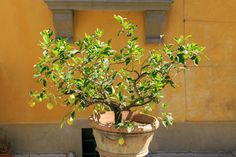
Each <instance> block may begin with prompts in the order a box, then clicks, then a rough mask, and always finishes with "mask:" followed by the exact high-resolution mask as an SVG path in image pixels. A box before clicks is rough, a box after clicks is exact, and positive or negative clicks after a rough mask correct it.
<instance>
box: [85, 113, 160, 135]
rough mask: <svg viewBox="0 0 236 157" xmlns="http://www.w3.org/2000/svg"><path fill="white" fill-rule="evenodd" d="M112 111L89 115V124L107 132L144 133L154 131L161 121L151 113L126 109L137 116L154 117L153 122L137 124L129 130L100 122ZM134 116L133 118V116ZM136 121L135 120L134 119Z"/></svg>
mask: <svg viewBox="0 0 236 157" xmlns="http://www.w3.org/2000/svg"><path fill="white" fill-rule="evenodd" d="M112 113H113V112H112V111H107V112H103V113H98V114H93V115H91V116H89V125H90V126H91V127H92V128H93V129H96V130H100V131H105V132H112V133H122V134H143V133H149V132H154V131H156V130H157V129H158V127H159V121H158V119H157V118H156V117H154V116H152V115H149V114H143V113H134V112H128V111H124V113H126V114H127V113H128V114H129V113H131V114H132V116H133V117H136V119H137V118H146V119H149V120H150V119H152V120H153V122H152V123H147V124H146V125H137V126H135V128H134V129H133V130H132V131H131V132H128V130H127V129H126V128H116V127H115V125H114V124H113V125H109V124H104V123H101V122H99V119H100V118H101V116H104V115H105V114H112ZM133 117H132V118H133ZM134 121H135V120H134Z"/></svg>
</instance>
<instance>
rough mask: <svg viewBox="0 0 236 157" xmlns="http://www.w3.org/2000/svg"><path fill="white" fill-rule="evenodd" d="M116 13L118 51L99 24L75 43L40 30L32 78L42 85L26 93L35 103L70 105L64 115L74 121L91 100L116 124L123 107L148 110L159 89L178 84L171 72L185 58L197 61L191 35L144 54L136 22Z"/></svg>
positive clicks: (158, 96)
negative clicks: (111, 114) (38, 54)
mask: <svg viewBox="0 0 236 157" xmlns="http://www.w3.org/2000/svg"><path fill="white" fill-rule="evenodd" d="M114 18H115V19H116V20H117V21H118V23H119V24H120V25H121V26H122V29H121V30H120V31H119V33H118V36H120V35H125V36H126V37H127V43H126V45H124V46H123V47H122V48H121V49H120V50H118V51H116V50H114V49H113V48H112V44H111V40H109V41H107V42H104V41H102V40H101V38H102V36H103V31H102V30H100V29H96V31H95V32H94V33H93V34H91V35H85V37H84V38H83V39H81V40H79V41H76V42H75V43H74V44H70V43H68V41H67V39H64V38H58V39H55V38H54V33H53V32H52V31H51V30H44V31H43V32H41V36H42V38H43V41H42V42H40V47H41V49H42V50H43V52H42V56H41V57H40V59H39V62H38V63H36V64H35V66H34V69H35V74H34V78H36V79H37V81H38V82H39V83H41V84H42V88H41V90H39V91H37V90H35V91H31V92H30V95H31V96H32V105H33V106H34V104H35V103H38V102H42V101H46V102H47V107H48V109H52V108H53V107H54V106H55V105H57V104H64V105H66V106H68V107H70V112H69V113H68V114H67V115H65V117H64V120H67V122H68V124H72V122H73V120H74V118H75V114H76V113H77V111H79V112H80V111H82V110H84V109H85V108H86V107H88V106H90V105H95V108H94V111H95V112H100V111H104V110H111V111H114V112H115V116H116V118H115V122H116V124H117V126H120V122H121V118H120V117H121V112H122V111H125V110H132V109H133V108H135V107H142V108H143V110H144V111H151V109H152V106H153V105H155V104H160V99H161V98H162V97H163V96H162V94H161V91H162V90H163V89H164V88H165V87H166V86H167V85H170V86H172V87H175V86H176V84H175V82H174V80H173V79H174V77H175V75H176V74H178V73H179V72H181V71H182V70H184V69H186V68H187V64H190V62H189V61H192V62H193V64H194V65H198V63H199V61H200V56H199V55H200V54H201V52H202V51H203V47H201V46H199V45H198V44H196V43H186V40H188V39H189V38H190V36H188V37H183V36H181V37H179V38H175V39H174V41H175V44H164V45H163V48H162V49H156V50H151V51H149V52H147V53H145V54H144V49H143V48H142V47H140V46H139V45H138V36H137V35H136V34H135V31H136V29H137V25H135V24H133V23H131V22H130V21H128V20H127V19H126V18H123V17H121V16H117V15H115V16H114ZM161 106H162V107H163V108H165V107H166V105H165V104H162V105H161ZM162 115H163V118H162V120H163V124H164V125H165V126H168V125H171V124H172V121H173V118H172V117H171V114H170V113H166V112H164V113H163V114H162Z"/></svg>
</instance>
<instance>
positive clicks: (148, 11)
mask: <svg viewBox="0 0 236 157" xmlns="http://www.w3.org/2000/svg"><path fill="white" fill-rule="evenodd" d="M44 1H45V3H46V4H47V5H48V8H49V9H51V10H52V12H53V20H54V26H55V28H56V31H57V36H63V37H67V38H69V39H70V40H71V41H73V12H74V11H79V10H136V11H145V33H146V37H145V39H146V42H147V43H159V42H160V41H161V38H160V35H162V34H164V24H165V21H166V12H167V10H168V9H169V8H170V5H171V3H173V2H174V0H109V1H108V0H44Z"/></svg>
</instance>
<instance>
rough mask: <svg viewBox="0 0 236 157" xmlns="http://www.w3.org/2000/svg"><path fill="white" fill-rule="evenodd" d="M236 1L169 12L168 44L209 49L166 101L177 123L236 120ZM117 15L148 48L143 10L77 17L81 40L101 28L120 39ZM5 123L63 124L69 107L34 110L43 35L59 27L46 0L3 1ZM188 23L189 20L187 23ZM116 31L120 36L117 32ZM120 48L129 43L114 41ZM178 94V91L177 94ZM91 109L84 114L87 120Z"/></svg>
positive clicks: (189, 3)
mask: <svg viewBox="0 0 236 157" xmlns="http://www.w3.org/2000/svg"><path fill="white" fill-rule="evenodd" d="M235 9H236V1H235V0H227V1H225V0H207V1H206V0H175V3H174V4H173V5H172V7H171V9H170V10H169V12H168V18H167V19H168V21H167V26H166V29H165V41H167V42H169V41H171V38H172V37H174V36H179V35H182V34H183V35H187V34H192V35H193V38H192V40H194V41H196V42H198V43H200V44H202V45H204V46H206V51H205V53H206V54H207V55H208V57H209V58H210V60H209V61H207V60H206V59H203V60H202V61H203V62H202V64H201V65H200V68H195V67H191V68H190V69H191V71H187V72H186V73H183V74H181V75H180V76H179V77H178V78H177V82H178V84H179V85H180V87H179V88H178V89H170V90H168V91H166V95H167V97H166V101H167V102H169V104H170V111H172V112H173V115H174V117H175V119H176V120H177V121H234V120H236V92H235V91H236V90H235V89H236V84H235V82H236V53H235V52H234V51H235V49H236V44H235V42H236V20H235V18H234V17H235V16H236V15H235V14H236V13H235V11H234V10H235ZM113 14H120V15H122V16H125V17H128V18H129V19H131V20H132V21H134V22H135V23H137V24H138V25H139V30H138V34H139V35H140V36H141V40H140V43H141V45H143V46H144V47H145V48H146V49H152V48H155V47H156V45H154V44H144V42H143V39H144V38H143V37H144V31H143V27H144V22H143V19H144V17H143V16H144V14H143V12H129V11H124V12H115V11H79V12H76V14H75V24H74V27H75V33H74V36H75V38H76V39H78V38H81V37H82V36H83V35H84V33H85V32H86V33H91V32H92V31H93V30H94V29H95V28H97V27H99V28H102V29H103V30H104V31H105V35H106V36H105V38H104V39H109V38H114V37H115V36H116V31H117V30H118V28H119V26H118V25H117V23H116V21H114V20H113ZM0 17H1V18H0V19H1V25H0V34H1V37H0V87H1V88H0V123H35V122H37V123H40V122H55V121H60V120H61V117H62V115H63V114H64V113H65V111H64V109H63V108H60V107H58V108H56V109H54V110H53V111H48V110H47V109H46V107H45V106H43V105H38V106H37V107H35V108H33V109H32V108H30V107H29V105H28V101H29V96H28V92H29V90H30V89H32V88H35V87H36V84H35V83H34V80H33V79H32V74H33V68H32V66H33V64H34V63H35V62H36V61H37V60H38V56H39V55H40V49H39V48H38V47H37V46H36V44H37V43H38V41H39V40H40V35H39V32H40V31H41V30H43V29H45V28H53V22H52V14H51V12H50V10H49V9H48V8H47V5H46V4H45V3H44V2H43V0H0ZM184 20H185V22H184ZM113 31H115V32H113ZM113 43H114V47H115V48H116V47H119V45H120V44H122V43H124V41H117V40H114V41H113ZM173 92H174V93H173ZM87 115H88V111H87V112H84V113H82V114H81V117H83V118H85V117H86V116H87Z"/></svg>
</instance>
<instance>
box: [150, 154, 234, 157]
mask: <svg viewBox="0 0 236 157" xmlns="http://www.w3.org/2000/svg"><path fill="white" fill-rule="evenodd" d="M147 157H236V154H235V155H233V154H199V153H158V154H150V155H148V156H147Z"/></svg>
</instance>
